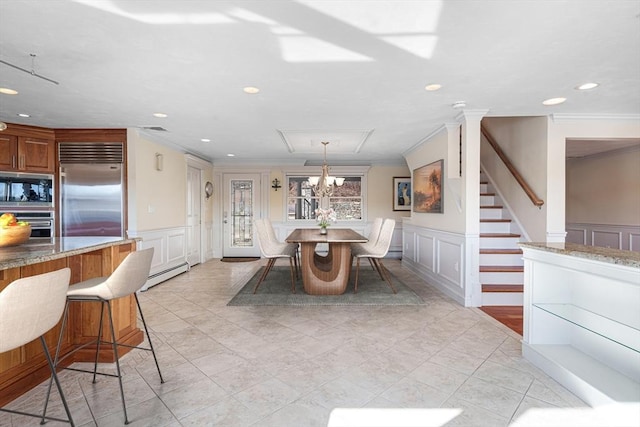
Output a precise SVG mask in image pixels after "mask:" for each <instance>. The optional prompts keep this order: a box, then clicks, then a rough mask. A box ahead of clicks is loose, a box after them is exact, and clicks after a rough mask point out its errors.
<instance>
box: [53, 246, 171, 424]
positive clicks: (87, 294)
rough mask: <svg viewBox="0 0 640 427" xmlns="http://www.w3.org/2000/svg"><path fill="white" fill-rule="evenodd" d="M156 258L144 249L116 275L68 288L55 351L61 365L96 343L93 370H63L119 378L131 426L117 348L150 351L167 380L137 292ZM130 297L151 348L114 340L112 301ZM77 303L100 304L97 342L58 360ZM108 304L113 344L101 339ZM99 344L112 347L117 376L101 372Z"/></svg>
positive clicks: (151, 250)
mask: <svg viewBox="0 0 640 427" xmlns="http://www.w3.org/2000/svg"><path fill="white" fill-rule="evenodd" d="M152 258H153V248H148V249H143V250H140V251H135V252H131V253H130V254H129V255H127V256H126V258H125V259H124V261H122V263H121V264H120V265H119V266H118V268H116V269H115V270H114V272H113V273H111V275H110V276H109V277H96V278H93V279H89V280H85V281H83V282H80V283H76V284H74V285H71V286H69V290H68V291H67V303H66V305H65V308H64V316H63V320H62V329H61V332H60V338H59V340H58V351H56V357H55V364H56V366H58V364H59V363H60V361H62V360H63V359H65V358H67V357H69V356H70V355H71V354H73V353H75V352H76V351H78V350H80V349H82V348H84V347H86V346H88V345H91V344H96V357H95V361H94V364H93V370H92V371H90V370H85V369H76V368H71V367H66V368H64V369H69V370H72V371H78V372H87V373H92V374H93V382H94V383H95V382H96V375H103V376H108V377H117V378H118V382H119V384H120V395H121V397H122V409H123V411H124V423H125V424H129V417H128V416H127V405H126V403H125V399H124V388H123V387H122V374H121V371H120V361H119V357H118V347H119V346H120V347H128V348H131V349H136V348H137V349H140V350H146V351H150V352H151V353H152V354H153V359H154V361H155V363H156V368H157V369H158V375H159V376H160V383H164V379H163V378H162V373H161V372H160V365H159V364H158V359H157V358H156V352H155V350H154V349H153V344H152V342H151V337H150V336H149V330H148V329H147V323H146V322H145V320H144V315H143V314H142V308H141V307H140V301H139V300H138V295H137V293H136V292H137V291H139V290H140V288H142V286H143V285H144V284H145V283H146V281H147V279H148V278H149V271H150V270H151V260H152ZM129 295H133V296H134V298H135V300H136V305H137V306H138V313H140V319H141V320H142V325H143V326H144V332H145V334H146V335H147V339H148V340H149V347H148V348H146V347H141V346H132V345H128V344H122V343H118V342H116V339H115V336H116V334H115V328H114V327H113V317H112V314H111V301H112V300H115V299H117V298H122V297H126V296H129ZM74 301H80V302H99V303H100V304H101V311H100V323H99V329H98V336H97V339H96V340H94V341H91V342H88V343H85V344H83V345H81V346H79V347H77V348H76V349H74V350H73V351H72V352H70V353H67V354H66V355H65V356H64V357H63V358H59V356H60V354H59V349H60V344H61V341H62V336H63V332H64V327H65V325H66V321H67V318H68V316H69V303H70V302H74ZM105 305H106V308H107V310H106V311H107V313H108V317H109V326H110V328H111V337H112V340H113V341H104V340H103V337H102V332H103V330H102V320H103V316H104V312H105ZM100 344H111V345H112V348H113V355H114V357H115V360H116V374H115V375H114V374H110V373H105V372H98V355H99V353H100ZM50 391H51V382H49V392H50ZM49 392H48V393H47V402H48V400H49ZM45 413H46V404H45Z"/></svg>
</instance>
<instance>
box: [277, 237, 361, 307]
mask: <svg viewBox="0 0 640 427" xmlns="http://www.w3.org/2000/svg"><path fill="white" fill-rule="evenodd" d="M285 240H286V242H287V243H299V244H300V247H301V250H300V269H301V270H302V284H303V286H304V291H305V292H306V293H308V294H311V295H340V294H343V293H344V291H345V290H346V289H347V283H348V282H349V273H350V272H351V263H352V260H351V243H365V242H367V238H366V237H364V236H363V235H361V234H360V233H357V232H356V231H354V230H351V229H349V228H329V229H327V234H320V228H297V229H295V230H294V231H293V232H291V234H290V235H289V236H288V237H287V238H286V239H285ZM319 243H327V244H328V245H329V251H328V253H327V254H326V255H321V254H319V253H317V252H316V246H317V245H318V244H319Z"/></svg>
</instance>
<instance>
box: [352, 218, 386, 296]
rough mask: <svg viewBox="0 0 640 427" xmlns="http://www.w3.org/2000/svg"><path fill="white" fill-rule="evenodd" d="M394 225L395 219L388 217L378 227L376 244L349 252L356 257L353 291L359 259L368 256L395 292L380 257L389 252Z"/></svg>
mask: <svg viewBox="0 0 640 427" xmlns="http://www.w3.org/2000/svg"><path fill="white" fill-rule="evenodd" d="M395 226H396V221H395V220H393V219H390V218H387V219H385V220H384V223H383V224H382V228H381V229H380V235H379V236H378V240H377V241H376V244H375V245H374V246H372V247H361V248H359V249H355V250H352V252H351V254H352V255H353V257H354V258H355V259H356V278H355V283H354V290H353V292H354V293H356V292H358V275H359V273H360V259H362V258H369V259H370V260H371V261H372V262H373V264H374V265H375V266H376V269H377V270H378V273H379V274H380V277H381V278H382V280H385V281H386V282H387V283H388V284H389V287H391V290H392V291H393V293H394V294H395V293H397V291H396V289H395V288H394V287H393V284H392V283H391V278H390V277H389V272H388V271H387V269H386V268H385V266H384V265H383V264H382V258H384V257H385V256H386V255H387V253H388V252H389V247H390V246H391V239H392V237H393V230H394V228H395Z"/></svg>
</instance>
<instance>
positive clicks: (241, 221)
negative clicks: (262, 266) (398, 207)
mask: <svg viewBox="0 0 640 427" xmlns="http://www.w3.org/2000/svg"><path fill="white" fill-rule="evenodd" d="M223 181H224V192H223V197H224V212H223V215H222V223H223V224H222V226H223V236H224V238H223V248H222V251H223V256H224V257H259V256H260V247H259V246H258V242H257V240H256V238H257V237H256V236H255V235H254V232H253V231H254V230H253V220H254V218H257V216H255V215H259V212H258V209H259V206H260V175H259V174H225V175H224V178H223Z"/></svg>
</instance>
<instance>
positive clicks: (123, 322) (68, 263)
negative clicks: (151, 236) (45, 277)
mask: <svg viewBox="0 0 640 427" xmlns="http://www.w3.org/2000/svg"><path fill="white" fill-rule="evenodd" d="M135 250H136V239H123V238H121V237H64V238H53V239H51V240H40V241H35V242H33V243H27V244H23V245H19V246H12V247H4V248H0V291H2V290H3V289H4V288H5V287H7V286H8V285H9V284H10V283H11V282H13V281H14V280H16V279H19V278H21V277H29V276H34V275H37V274H41V273H47V272H50V271H55V270H58V269H61V268H65V267H69V268H70V269H71V284H74V283H78V282H81V281H84V280H87V279H91V278H94V277H103V276H108V275H110V274H111V273H112V272H113V271H114V270H115V269H116V267H117V266H118V265H119V264H120V263H121V262H122V261H123V260H124V258H125V257H126V256H127V255H128V254H129V253H130V252H133V251H135ZM112 311H113V316H114V323H115V328H116V335H117V336H116V338H117V340H118V342H121V343H124V344H127V345H137V344H140V343H141V342H142V340H143V333H142V331H141V330H140V329H139V328H138V325H137V310H136V305H135V299H134V298H133V296H127V297H124V298H120V299H118V300H115V301H113V302H112ZM99 319H100V304H94V303H74V304H71V305H70V306H69V321H68V322H69V325H68V326H67V327H66V328H65V335H64V336H63V340H62V348H61V354H63V355H64V354H66V353H68V352H70V351H71V350H72V349H74V348H76V347H78V346H80V345H82V344H84V343H87V342H90V341H91V340H94V339H95V338H96V335H97V332H98V328H97V325H98V323H99ZM105 322H106V320H105ZM60 326H61V325H60V323H58V325H57V326H56V327H54V328H53V329H52V330H51V331H49V332H47V334H45V340H46V342H47V345H48V347H49V351H50V352H51V353H52V354H53V353H54V352H55V347H56V344H57V341H58V336H59V334H60ZM105 327H108V325H105ZM107 330H108V329H107ZM129 350H130V349H128V348H127V347H122V348H121V349H120V351H119V354H120V355H121V356H122V355H123V354H126V353H127V352H128V351H129ZM94 356H95V347H93V348H92V347H91V346H88V347H86V348H84V349H82V350H81V351H78V352H76V353H75V354H74V355H73V357H72V358H71V357H70V358H68V359H67V360H65V364H70V363H72V362H78V361H93V357H94ZM99 359H100V361H101V362H113V361H114V355H113V351H112V349H111V347H110V346H102V347H101V349H100V358H99ZM49 375H50V372H49V368H48V366H47V364H46V359H45V357H44V353H43V350H42V346H41V345H40V343H39V342H37V340H35V341H32V342H30V343H28V344H26V345H25V346H23V347H21V348H17V349H15V350H12V351H8V352H5V353H0V406H2V405H4V404H6V403H7V402H9V401H11V400H13V399H15V398H16V397H18V396H19V395H21V394H23V393H24V392H26V391H27V390H29V389H31V388H32V387H34V386H36V385H37V384H39V383H41V382H42V381H43V380H45V379H46V378H48V376H49Z"/></svg>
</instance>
